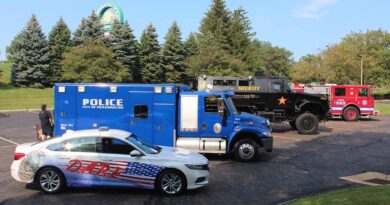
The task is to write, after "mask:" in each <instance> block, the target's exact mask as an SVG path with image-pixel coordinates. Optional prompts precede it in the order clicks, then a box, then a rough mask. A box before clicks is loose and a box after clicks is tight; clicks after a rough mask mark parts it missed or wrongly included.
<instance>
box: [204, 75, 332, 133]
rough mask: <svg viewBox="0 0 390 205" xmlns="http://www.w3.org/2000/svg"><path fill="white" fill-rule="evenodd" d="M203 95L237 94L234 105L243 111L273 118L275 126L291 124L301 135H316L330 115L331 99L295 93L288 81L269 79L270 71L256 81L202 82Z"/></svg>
mask: <svg viewBox="0 0 390 205" xmlns="http://www.w3.org/2000/svg"><path fill="white" fill-rule="evenodd" d="M198 90H199V91H224V90H231V91H234V93H235V95H234V97H233V101H234V103H235V104H236V106H237V109H238V110H239V111H244V112H250V113H253V114H257V115H260V116H264V117H267V118H269V120H270V121H271V122H275V123H278V122H279V123H280V122H284V121H288V122H289V123H290V125H291V127H292V128H293V129H297V130H298V131H299V133H301V134H315V133H317V132H318V125H319V122H320V121H321V120H326V117H327V115H328V111H329V109H330V108H329V103H328V101H327V98H326V97H325V96H322V95H314V94H306V93H293V92H291V89H290V87H289V86H288V83H287V79H285V78H279V77H278V78H273V77H268V73H267V72H266V71H263V72H256V74H255V77H254V78H252V77H212V76H200V77H199V78H198Z"/></svg>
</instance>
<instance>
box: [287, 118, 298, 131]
mask: <svg viewBox="0 0 390 205" xmlns="http://www.w3.org/2000/svg"><path fill="white" fill-rule="evenodd" d="M288 124H290V127H291V128H292V129H293V130H296V129H297V125H296V120H291V121H288Z"/></svg>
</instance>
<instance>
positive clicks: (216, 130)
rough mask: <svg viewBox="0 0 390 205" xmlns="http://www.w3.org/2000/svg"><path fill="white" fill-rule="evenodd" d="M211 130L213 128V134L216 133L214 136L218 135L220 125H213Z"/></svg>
mask: <svg viewBox="0 0 390 205" xmlns="http://www.w3.org/2000/svg"><path fill="white" fill-rule="evenodd" d="M213 128H214V132H215V133H216V134H218V133H220V132H221V128H222V127H221V124H219V123H215V124H214V126H213Z"/></svg>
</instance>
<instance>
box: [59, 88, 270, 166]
mask: <svg viewBox="0 0 390 205" xmlns="http://www.w3.org/2000/svg"><path fill="white" fill-rule="evenodd" d="M232 96H233V93H232V92H196V91H191V90H190V88H189V87H188V86H179V85H174V84H155V85H152V84H71V83H60V84H56V85H55V96H54V97H55V112H54V116H55V122H56V123H55V127H54V130H55V135H56V136H59V135H62V134H64V133H65V132H66V130H83V129H94V128H98V127H103V126H104V127H109V128H112V129H121V130H126V131H129V132H131V133H134V134H135V135H137V136H139V137H140V138H142V139H144V140H145V141H147V142H149V143H152V144H157V145H163V146H171V147H178V148H185V149H189V150H192V151H196V152H199V153H219V154H230V153H233V154H234V156H235V157H236V158H237V159H239V160H241V161H252V160H255V159H256V157H257V155H258V148H260V147H263V148H265V150H266V151H269V152H270V151H272V146H273V138H272V135H271V128H270V125H269V121H268V120H267V119H265V118H263V117H260V116H256V115H252V114H249V113H240V112H238V111H237V109H236V107H235V105H234V103H233V101H232V99H231V97H232Z"/></svg>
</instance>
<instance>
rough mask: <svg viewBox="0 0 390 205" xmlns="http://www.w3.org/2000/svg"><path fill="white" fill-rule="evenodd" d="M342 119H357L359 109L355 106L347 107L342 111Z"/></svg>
mask: <svg viewBox="0 0 390 205" xmlns="http://www.w3.org/2000/svg"><path fill="white" fill-rule="evenodd" d="M343 119H344V120H345V121H349V122H351V121H357V120H358V119H359V111H358V109H356V107H352V106H350V107H347V108H345V109H344V111H343Z"/></svg>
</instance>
